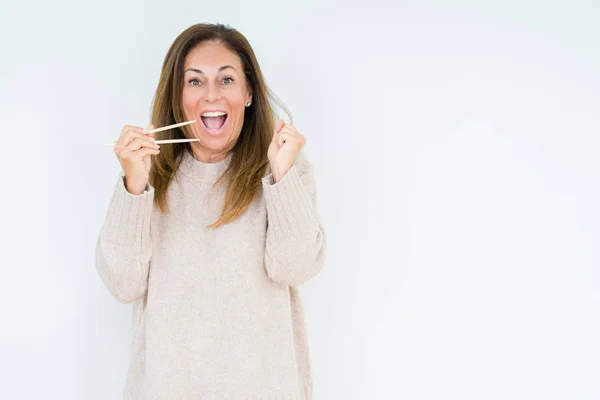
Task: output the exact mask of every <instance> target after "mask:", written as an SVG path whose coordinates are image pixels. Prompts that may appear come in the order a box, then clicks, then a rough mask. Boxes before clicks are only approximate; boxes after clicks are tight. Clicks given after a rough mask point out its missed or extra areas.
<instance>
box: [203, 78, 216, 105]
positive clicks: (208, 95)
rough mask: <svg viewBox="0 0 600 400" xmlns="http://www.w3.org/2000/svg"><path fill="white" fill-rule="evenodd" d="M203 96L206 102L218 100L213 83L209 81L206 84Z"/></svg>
mask: <svg viewBox="0 0 600 400" xmlns="http://www.w3.org/2000/svg"><path fill="white" fill-rule="evenodd" d="M204 98H205V101H206V102H207V103H213V102H215V101H217V100H219V91H218V88H217V87H216V85H215V84H214V83H212V82H209V83H208V84H207V88H206V92H205V95H204Z"/></svg>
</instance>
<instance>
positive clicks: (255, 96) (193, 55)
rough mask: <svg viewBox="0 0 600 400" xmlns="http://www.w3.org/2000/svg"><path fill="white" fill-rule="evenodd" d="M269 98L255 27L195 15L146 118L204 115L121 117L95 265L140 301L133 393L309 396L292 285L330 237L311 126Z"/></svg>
mask: <svg viewBox="0 0 600 400" xmlns="http://www.w3.org/2000/svg"><path fill="white" fill-rule="evenodd" d="M270 100H272V98H271V97H270V92H269V90H268V88H267V86H266V84H265V81H264V79H263V76H262V73H261V70H260V67H259V65H258V62H257V60H256V56H255V54H254V52H253V50H252V48H251V47H250V44H249V43H248V41H247V39H246V38H245V37H244V36H243V35H242V34H240V33H239V32H238V31H236V30H234V29H231V28H229V27H226V26H224V25H220V24H217V25H213V24H198V25H194V26H191V27H190V28H188V29H186V30H185V31H184V32H182V33H181V34H180V35H179V36H178V37H177V38H176V39H175V42H174V43H173V44H172V45H171V47H170V49H169V51H168V53H167V55H166V57H165V60H164V63H163V67H162V73H161V76H160V80H159V83H158V87H157V90H156V93H155V98H154V102H153V109H152V119H151V121H152V125H151V126H150V128H151V127H152V126H156V127H162V126H166V125H172V124H175V123H179V122H184V121H189V120H196V121H197V122H196V123H193V124H191V125H187V126H182V127H179V128H174V129H171V130H168V131H164V132H160V133H156V134H150V133H147V132H148V131H147V130H146V129H143V128H141V127H136V126H125V127H124V128H123V130H122V132H121V135H120V137H119V139H118V142H117V144H116V146H115V154H116V156H117V158H118V159H119V162H120V164H121V166H122V174H121V176H120V177H119V180H118V182H117V184H116V186H115V190H114V193H113V195H112V199H111V201H110V204H109V206H108V212H107V216H106V220H105V222H104V225H103V226H102V229H101V232H100V235H99V238H98V243H97V249H96V268H97V270H98V273H99V275H100V278H101V279H102V281H103V282H104V284H105V285H106V287H107V288H108V290H109V291H110V292H111V293H112V295H113V296H114V297H116V298H117V299H118V300H119V301H120V302H122V303H133V341H132V351H131V363H130V366H129V372H128V376H127V379H126V383H125V388H124V398H125V399H128V400H133V399H135V400H138V399H139V400H142V399H143V400H152V399H161V400H164V399H177V400H184V399H195V400H196V399H218V400H226V399H290V400H291V399H310V398H312V378H311V367H310V357H309V351H308V345H307V336H306V326H305V320H304V314H303V309H302V304H301V301H300V298H299V295H298V289H297V286H298V285H301V284H302V283H304V282H306V281H307V280H309V279H311V278H312V277H314V276H315V275H316V274H317V273H318V272H319V271H320V270H321V268H322V267H323V264H324V260H325V252H326V240H325V233H324V230H323V227H322V226H321V222H320V219H319V216H318V214H317V210H316V187H315V180H314V174H313V168H312V166H311V165H310V164H309V163H308V161H307V159H306V157H305V156H304V155H303V152H302V148H303V146H304V144H305V142H306V139H305V138H304V136H302V135H301V134H300V133H299V132H298V131H297V130H296V129H295V128H294V127H293V126H292V125H290V124H289V123H285V122H284V121H283V120H279V121H278V122H277V123H276V122H275V113H274V110H273V106H272V104H271V103H270ZM154 135H156V136H158V135H160V139H185V138H187V139H199V141H195V142H188V143H175V144H163V145H161V146H158V145H156V144H155V143H154V142H155V140H156V138H155V137H154Z"/></svg>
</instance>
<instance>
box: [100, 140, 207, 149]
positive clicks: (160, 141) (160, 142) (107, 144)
mask: <svg viewBox="0 0 600 400" xmlns="http://www.w3.org/2000/svg"><path fill="white" fill-rule="evenodd" d="M198 141H200V139H168V140H156V141H154V142H153V143H156V144H169V143H186V142H198ZM116 144H117V142H108V143H104V147H114V146H115V145H116Z"/></svg>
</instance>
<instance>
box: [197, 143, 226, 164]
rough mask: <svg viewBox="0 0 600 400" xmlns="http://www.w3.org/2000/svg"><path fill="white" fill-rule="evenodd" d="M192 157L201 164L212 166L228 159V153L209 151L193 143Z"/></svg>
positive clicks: (224, 151)
mask: <svg viewBox="0 0 600 400" xmlns="http://www.w3.org/2000/svg"><path fill="white" fill-rule="evenodd" d="M194 145H196V146H194ZM192 155H193V156H194V158H195V159H196V160H198V161H200V162H203V163H207V164H212V163H217V162H220V161H223V160H224V159H225V158H227V155H228V151H227V149H225V150H220V151H211V150H209V149H206V148H203V147H201V146H199V145H197V143H192Z"/></svg>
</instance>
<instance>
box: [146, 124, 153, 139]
mask: <svg viewBox="0 0 600 400" xmlns="http://www.w3.org/2000/svg"><path fill="white" fill-rule="evenodd" d="M152 129H154V125H152V124H149V125H148V127H147V128H145V129H144V133H145V134H146V135H148V136H150V137H152V138H153V137H154V133H148V131H151V130H152Z"/></svg>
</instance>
